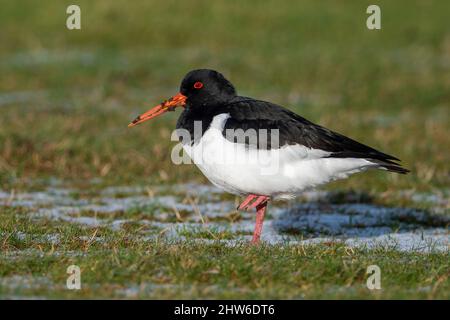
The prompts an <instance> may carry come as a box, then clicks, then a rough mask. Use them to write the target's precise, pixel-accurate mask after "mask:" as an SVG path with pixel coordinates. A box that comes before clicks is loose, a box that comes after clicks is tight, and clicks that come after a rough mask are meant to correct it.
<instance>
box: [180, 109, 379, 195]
mask: <svg viewBox="0 0 450 320" xmlns="http://www.w3.org/2000/svg"><path fill="white" fill-rule="evenodd" d="M229 117H230V115H229V114H225V113H223V114H219V115H217V116H215V117H214V118H213V121H212V122H211V125H210V127H209V128H208V130H206V132H205V133H204V134H203V136H202V138H201V139H200V140H199V141H198V142H197V143H195V144H194V145H190V144H183V149H184V150H185V151H186V153H187V154H188V155H189V156H190V157H191V159H192V160H193V162H194V163H195V164H196V165H197V166H198V168H199V169H200V170H201V171H202V172H203V174H204V175H205V176H206V177H207V178H208V179H209V180H210V181H211V182H212V183H213V184H214V185H216V186H218V187H221V188H223V189H224V190H225V191H227V192H230V193H233V194H240V195H244V194H250V193H251V194H257V195H267V196H271V197H274V198H292V197H294V196H296V195H298V194H299V193H301V192H302V191H304V190H306V189H309V188H313V187H316V186H318V185H321V184H324V183H327V182H329V181H332V180H336V179H341V178H346V177H348V176H349V175H350V174H352V173H356V172H360V171H362V170H365V169H367V168H369V167H372V166H375V164H373V163H371V162H370V161H368V160H365V159H355V158H324V157H326V156H327V155H329V152H326V151H323V150H318V149H310V148H307V147H305V146H302V145H289V146H284V147H281V148H279V149H271V150H258V149H256V148H249V147H246V146H245V145H244V144H240V143H233V142H231V141H229V140H227V139H226V138H225V137H224V136H223V134H222V131H223V128H224V125H225V123H226V121H227V119H228V118H229Z"/></svg>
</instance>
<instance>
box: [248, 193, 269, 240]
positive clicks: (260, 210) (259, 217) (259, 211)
mask: <svg viewBox="0 0 450 320" xmlns="http://www.w3.org/2000/svg"><path fill="white" fill-rule="evenodd" d="M266 208H267V201H265V202H263V203H262V204H260V205H258V206H257V207H256V223H255V231H253V239H252V243H253V244H257V243H259V239H260V238H261V232H262V227H263V222H264V215H265V213H266Z"/></svg>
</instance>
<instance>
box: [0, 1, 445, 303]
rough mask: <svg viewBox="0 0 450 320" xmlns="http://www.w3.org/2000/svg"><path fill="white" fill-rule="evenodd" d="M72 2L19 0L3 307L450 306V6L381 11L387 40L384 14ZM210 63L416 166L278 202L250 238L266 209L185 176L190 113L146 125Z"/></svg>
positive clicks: (10, 14)
mask: <svg viewBox="0 0 450 320" xmlns="http://www.w3.org/2000/svg"><path fill="white" fill-rule="evenodd" d="M69 4H72V2H70V1H49V0H45V1H39V2H36V1H31V0H30V1H24V0H20V1H7V2H6V3H2V4H1V10H0V39H1V40H0V74H1V77H0V112H1V117H0V298H12V299H15V298H36V299H39V298H50V299H53V298H151V299H166V298H186V299H189V298H193V299H211V298H251V299H258V298H259V299H268V298H277V299H278V298H288V299H313V298H320V299H324V298H328V299H352V298H359V299H389V298H400V299H411V298H419V299H449V298H450V280H449V275H450V262H449V261H450V252H449V238H450V235H449V223H450V166H449V163H450V135H449V129H450V105H449V102H450V28H449V24H448V12H450V3H448V2H446V1H419V2H418V3H415V4H411V3H410V2H407V1H396V2H395V3H394V2H393V1H378V4H379V6H380V7H381V10H382V29H381V30H368V29H367V28H366V18H367V16H368V15H367V14H366V8H367V6H368V5H369V4H371V3H370V2H368V1H353V2H349V1H348V2H345V3H339V4H337V3H336V2H334V1H323V2H320V4H318V3H317V2H316V1H291V2H283V3H282V4H280V2H278V1H274V0H271V1H245V2H243V1H214V2H212V1H209V2H207V1H196V0H195V1H184V2H181V1H145V2H142V3H139V4H137V2H136V3H135V2H130V1H114V2H113V1H106V0H99V1H95V2H93V1H77V4H78V5H79V6H80V7H81V12H82V13H81V21H82V22H81V25H82V29H81V30H68V29H67V28H66V25H65V23H66V18H67V14H66V8H67V6H68V5H69ZM203 67H206V68H212V69H216V70H218V71H221V72H222V73H224V74H225V75H226V76H227V77H228V78H229V79H230V80H231V81H232V82H233V83H234V84H235V86H236V87H237V89H238V92H239V93H240V94H242V95H245V96H250V97H256V98H259V99H262V100H269V101H273V102H275V103H278V104H281V105H284V106H287V107H289V108H290V109H292V110H294V111H296V112H297V113H299V114H301V115H302V116H304V117H306V118H308V119H310V120H311V121H313V122H316V123H319V124H321V125H324V126H326V127H328V128H330V129H333V130H335V131H337V132H340V133H343V134H345V135H348V136H350V137H352V138H354V139H356V140H359V141H362V142H364V143H366V144H369V145H371V146H373V147H376V148H377V149H380V150H382V151H385V152H387V153H389V154H393V155H395V156H397V157H399V158H400V159H402V163H403V164H404V166H405V167H406V168H409V169H410V170H411V173H410V174H409V175H406V176H403V175H401V176H399V175H395V174H387V173H385V172H381V171H377V172H375V171H374V172H367V173H364V174H358V175H355V176H353V177H351V178H350V179H347V180H345V181H339V182H335V183H332V184H330V185H328V186H325V187H323V188H322V189H320V190H317V191H309V192H307V193H305V195H304V196H303V197H301V198H300V199H297V200H295V201H292V202H290V203H282V202H281V203H274V205H273V206H271V208H270V209H269V217H268V220H267V223H266V224H265V228H264V231H263V241H264V243H263V245H261V246H259V247H254V246H250V245H248V240H249V238H250V237H251V232H252V228H253V223H254V213H250V212H249V213H242V212H237V211H236V210H235V208H236V205H237V204H238V203H239V200H240V199H238V198H236V197H234V196H231V195H227V194H225V193H222V192H221V191H220V190H218V189H216V188H213V187H211V186H210V184H209V182H208V181H207V180H206V179H205V178H204V177H203V176H202V175H201V173H200V171H199V170H198V169H197V168H196V167H195V166H194V165H174V164H173V163H172V161H171V158H170V154H171V151H172V148H173V146H174V145H175V142H172V141H170V135H171V132H172V130H173V128H174V126H175V122H176V118H177V116H178V113H176V112H174V113H170V114H167V115H165V116H164V117H162V118H160V119H159V121H156V122H151V123H145V124H143V125H141V126H139V127H136V128H133V129H129V128H127V124H128V123H129V122H130V121H131V120H132V119H134V117H135V116H136V115H138V114H140V113H142V112H143V111H146V110H147V109H149V108H150V107H152V106H154V105H156V104H158V103H159V102H160V101H162V100H163V99H167V98H168V97H170V96H172V95H174V94H175V93H177V92H178V88H179V82H180V80H181V79H182V77H183V76H184V74H185V73H186V72H188V71H189V70H191V69H195V68H203ZM70 265H77V266H79V267H80V269H81V282H82V285H81V290H69V289H68V288H67V287H66V279H67V277H68V274H67V273H66V269H67V267H68V266H70ZM370 265H377V266H379V267H380V270H381V286H382V289H381V290H369V289H368V288H367V286H366V279H367V277H368V274H366V271H367V267H368V266H370Z"/></svg>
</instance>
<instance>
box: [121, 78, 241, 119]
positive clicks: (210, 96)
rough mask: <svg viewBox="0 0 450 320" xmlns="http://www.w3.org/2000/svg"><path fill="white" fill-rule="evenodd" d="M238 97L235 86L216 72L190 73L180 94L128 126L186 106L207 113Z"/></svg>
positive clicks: (183, 82) (184, 80)
mask: <svg viewBox="0 0 450 320" xmlns="http://www.w3.org/2000/svg"><path fill="white" fill-rule="evenodd" d="M234 97H236V91H235V90H234V87H233V85H232V84H231V83H230V82H229V81H228V80H227V79H225V77H224V76H223V75H221V74H220V73H219V72H217V71H214V70H208V69H198V70H192V71H191V72H189V73H188V74H187V75H186V76H185V77H184V79H183V81H182V82H181V87H180V92H179V93H177V94H176V95H174V96H173V97H172V98H170V99H168V100H166V101H164V102H162V103H160V104H159V105H157V106H156V107H154V108H152V109H150V110H148V111H147V112H144V113H143V114H141V115H140V116H138V117H137V118H136V119H134V120H133V121H132V122H131V123H130V124H129V125H128V126H129V127H133V126H135V125H137V124H139V123H142V122H144V121H147V120H150V119H153V118H155V117H157V116H160V115H162V114H164V113H166V112H167V111H172V110H173V109H174V108H175V107H179V106H185V107H186V111H187V110H191V111H192V110H196V111H199V112H202V113H203V112H206V111H207V110H213V109H212V108H211V109H209V108H206V109H205V107H216V106H221V104H223V103H226V102H228V101H230V100H231V99H233V98H234Z"/></svg>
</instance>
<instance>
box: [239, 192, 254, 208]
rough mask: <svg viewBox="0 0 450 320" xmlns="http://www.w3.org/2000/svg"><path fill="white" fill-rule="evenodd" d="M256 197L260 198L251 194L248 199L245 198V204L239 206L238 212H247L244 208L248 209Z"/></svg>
mask: <svg viewBox="0 0 450 320" xmlns="http://www.w3.org/2000/svg"><path fill="white" fill-rule="evenodd" d="M256 197H258V196H257V195H254V194H250V195H249V196H248V197H247V198H245V200H244V202H242V203H241V204H240V205H239V207H238V210H245V209H244V208H246V207H247V206H248V204H249V203H250V202H252V200H253V199H255V198H256Z"/></svg>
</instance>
